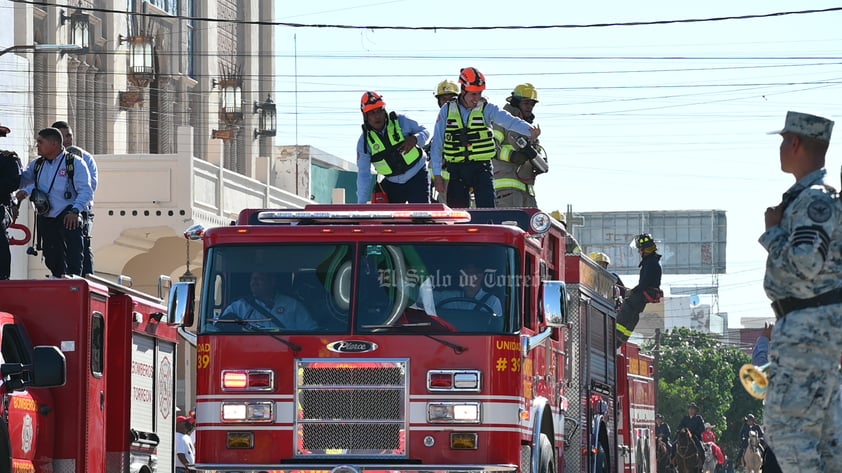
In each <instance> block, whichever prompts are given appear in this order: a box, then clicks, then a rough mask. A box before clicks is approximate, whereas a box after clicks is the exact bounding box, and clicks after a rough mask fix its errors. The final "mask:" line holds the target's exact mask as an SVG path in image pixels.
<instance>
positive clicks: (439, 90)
mask: <svg viewBox="0 0 842 473" xmlns="http://www.w3.org/2000/svg"><path fill="white" fill-rule="evenodd" d="M445 94H453V95H459V86H458V85H456V82H453V81H450V80H447V79H445V80H443V81H441V82H439V85H438V87H436V93H435V94H433V95H435V96H436V97H438V96H439V95H445Z"/></svg>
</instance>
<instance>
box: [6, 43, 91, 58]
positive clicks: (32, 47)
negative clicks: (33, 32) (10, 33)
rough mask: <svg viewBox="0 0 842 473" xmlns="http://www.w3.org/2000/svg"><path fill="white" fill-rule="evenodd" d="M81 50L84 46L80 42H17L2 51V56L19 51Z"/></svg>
mask: <svg viewBox="0 0 842 473" xmlns="http://www.w3.org/2000/svg"><path fill="white" fill-rule="evenodd" d="M80 50H82V47H81V46H79V45H78V44H16V45H14V46H9V47H8V48H6V49H3V50H2V51H0V56H2V55H4V54H6V53H13V52H18V51H35V52H61V53H67V52H71V51H80Z"/></svg>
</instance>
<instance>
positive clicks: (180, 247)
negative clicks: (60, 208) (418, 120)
mask: <svg viewBox="0 0 842 473" xmlns="http://www.w3.org/2000/svg"><path fill="white" fill-rule="evenodd" d="M57 3H59V4H65V5H66V6H42V5H35V4H30V3H18V2H12V1H10V0H0V11H2V12H4V15H2V17H0V25H2V28H0V68H2V70H3V71H5V74H3V75H0V87H2V88H0V90H3V93H0V110H2V114H0V124H3V125H5V126H8V127H9V128H11V129H12V132H11V133H10V134H9V136H8V137H6V138H0V147H2V148H5V149H12V150H15V151H17V152H18V154H19V155H20V156H21V157H22V158H23V161H24V165H26V164H27V162H28V161H29V160H30V159H32V158H34V157H35V151H36V150H35V146H34V144H35V140H34V137H35V134H36V133H37V131H38V130H40V129H42V128H44V127H48V126H50V125H51V124H52V123H53V122H54V121H57V120H65V121H67V122H68V123H70V125H71V127H72V128H73V131H74V135H75V144H77V145H79V146H81V147H83V148H85V149H86V150H88V151H89V152H90V153H92V154H93V155H94V158H95V160H96V163H97V166H98V188H97V190H96V194H95V204H94V213H95V215H96V217H95V224H94V227H93V239H92V247H93V249H94V259H95V273H96V274H97V275H98V276H101V277H104V278H106V279H112V280H114V279H117V278H118V277H120V276H127V277H128V278H130V279H131V281H132V287H133V288H134V289H137V290H140V291H143V292H146V293H150V294H153V295H154V294H157V293H158V291H159V281H160V279H159V276H161V275H164V276H166V277H169V278H171V279H172V280H175V281H177V280H179V279H180V278H184V277H185V276H190V275H193V276H199V275H200V274H201V262H202V247H201V243H200V242H195V241H194V242H188V240H186V239H185V238H184V236H183V232H184V230H185V229H187V228H188V227H190V226H192V225H195V224H201V225H203V226H205V227H211V226H217V225H227V224H229V223H230V222H231V220H233V219H234V218H235V217H236V215H237V213H238V212H239V210H241V209H243V208H247V207H252V208H255V207H276V208H277V207H299V206H302V205H305V204H307V203H309V202H311V199H312V198H314V197H315V196H316V195H319V196H320V201H322V202H326V201H329V200H330V198H331V197H330V195H331V193H330V191H331V189H330V188H329V187H332V185H334V184H339V181H342V180H344V181H345V182H347V181H348V180H349V174H352V171H353V170H352V169H349V166H348V165H347V163H344V164H343V163H342V162H341V160H337V158H335V157H332V156H329V155H326V154H325V153H323V152H321V151H319V150H318V149H316V148H312V147H310V146H292V147H275V146H274V144H273V137H274V135H275V130H274V127H275V117H274V106H273V105H272V104H271V102H269V101H267V98H269V97H270V96H271V95H272V91H273V85H274V57H273V28H272V27H271V26H265V25H263V26H261V25H258V24H256V23H257V22H270V21H272V20H273V19H274V5H275V1H274V0H211V1H205V0H81V1H77V0H73V1H72V2H71V1H65V0H58V2H57ZM209 19H210V20H209ZM215 19H219V20H222V21H215ZM72 44H78V46H69V45H72ZM3 140H5V141H3ZM315 182H318V183H317V184H316V185H317V186H321V187H319V188H313V185H314V184H312V183H315ZM332 183H333V184H332ZM340 194H341V193H340ZM333 195H335V193H334V194H333ZM350 195H351V196H352V198H353V197H354V194H353V191H352V192H350ZM24 208H25V210H24ZM33 220H34V217H33V214H32V211H31V210H29V204H28V202H26V203H25V207H22V213H21V216H20V218H19V219H18V223H20V224H23V225H26V226H28V227H31V226H32V225H31V224H32V221H33ZM15 233H18V232H13V235H12V236H13V238H16V239H22V233H21V234H15ZM27 246H29V245H21V246H14V247H13V249H12V278H13V279H22V278H36V279H38V278H44V277H45V276H46V275H47V274H48V271H47V270H46V268H45V266H44V264H43V260H42V258H43V253H40V254H39V255H38V256H28V255H27V252H26V249H27ZM188 269H189V274H187V272H188ZM126 280H128V279H126ZM199 283H201V280H200V281H199ZM180 353H181V354H182V355H181V356H180V357H179V358H180V359H181V360H180V361H181V366H182V367H184V371H182V372H183V373H191V372H192V371H193V368H192V365H193V363H192V360H194V359H195V355H194V354H193V351H192V350H190V349H187V350H184V349H182V350H181V351H180ZM185 354H186V355H188V356H186V357H184V355H185ZM191 385H192V383H190V382H188V383H184V384H180V385H179V393H178V404H179V405H180V406H181V407H184V408H189V406H190V405H191V404H192V402H193V401H192V393H191V389H190V386H191Z"/></svg>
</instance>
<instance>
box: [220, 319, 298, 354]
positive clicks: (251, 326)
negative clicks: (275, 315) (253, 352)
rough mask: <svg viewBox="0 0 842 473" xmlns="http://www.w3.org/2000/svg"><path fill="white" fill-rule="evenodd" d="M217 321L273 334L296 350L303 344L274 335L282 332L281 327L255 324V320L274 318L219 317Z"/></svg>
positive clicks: (273, 336) (261, 320)
mask: <svg viewBox="0 0 842 473" xmlns="http://www.w3.org/2000/svg"><path fill="white" fill-rule="evenodd" d="M215 322H216V323H220V322H224V323H235V324H237V325H242V326H244V327H246V328H247V329H249V330H251V331H253V332H255V333H266V334H273V335H272V338H274V339H275V340H277V341H279V342H281V343H283V344H284V345H286V346H288V347H289V349H290V350H292V351H294V352H299V351H301V346H300V345H298V344H295V343H292V342H291V341H289V340H284V339H283V338H281V337H279V336H278V335H274V333H277V332H280V331H281V328H279V327H273V328H271V329H265V328H262V327H258V326H255V325H254V322H272V319H249V320H242V319H217V320H216V321H215Z"/></svg>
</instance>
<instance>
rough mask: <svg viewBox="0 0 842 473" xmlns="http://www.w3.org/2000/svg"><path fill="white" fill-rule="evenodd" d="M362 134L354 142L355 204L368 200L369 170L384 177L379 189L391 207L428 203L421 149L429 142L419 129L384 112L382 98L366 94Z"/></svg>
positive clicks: (427, 180)
mask: <svg viewBox="0 0 842 473" xmlns="http://www.w3.org/2000/svg"><path fill="white" fill-rule="evenodd" d="M360 111H362V113H363V132H362V135H361V136H360V139H359V141H358V142H357V203H359V204H364V203H366V202H368V201H370V200H371V188H372V186H371V166H372V165H373V166H374V170H375V171H376V172H377V174H380V175H382V176H384V179H383V180H382V181H380V183H379V186H380V187H381V188H382V191H383V192H385V193H386V196H387V198H388V201H389V202H391V203H401V204H402V203H405V202H410V203H423V204H429V203H430V175H429V174H428V173H427V167H426V165H427V160H426V159H425V157H424V151H423V150H422V147H423V146H424V145H425V144H426V143H427V140H428V139H429V138H430V132H428V131H427V128H425V127H424V126H423V125H421V124H419V123H418V122H416V121H415V120H412V119H411V118H409V117H407V116H406V115H402V114H398V113H395V112H391V113H387V112H386V102H384V101H383V96H381V95H380V94H378V93H377V92H374V91H368V92H366V93H364V94H363V96H362V98H361V99H360Z"/></svg>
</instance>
